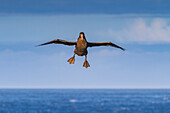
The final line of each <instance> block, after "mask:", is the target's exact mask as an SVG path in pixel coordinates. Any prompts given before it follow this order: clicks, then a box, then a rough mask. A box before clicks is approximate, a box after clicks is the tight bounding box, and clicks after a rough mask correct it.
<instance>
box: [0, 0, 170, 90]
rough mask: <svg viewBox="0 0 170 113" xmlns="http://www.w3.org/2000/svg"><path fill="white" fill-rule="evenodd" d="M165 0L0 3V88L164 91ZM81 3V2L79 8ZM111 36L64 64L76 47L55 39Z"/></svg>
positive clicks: (169, 37)
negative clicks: (53, 42) (106, 44)
mask: <svg viewBox="0 0 170 113" xmlns="http://www.w3.org/2000/svg"><path fill="white" fill-rule="evenodd" d="M168 2H169V1H167V0H164V1H162V0H149V1H148V0H147V1H146V0H144V1H142V2H141V1H140V2H136V0H125V1H118V0H115V1H111V0H108V1H103V0H98V1H97V0H92V1H86V2H83V1H78V0H74V1H72V2H70V1H69V0H64V1H63V0H62V1H61V0H49V1H46V0H42V1H39V0H35V1H32V0H29V1H28V0H22V1H21V0H16V1H15V2H14V3H13V2H12V1H10V0H2V1H0V88H170V82H169V80H170V75H169V73H170V70H169V68H170V66H169V64H170V61H169V58H170V52H169V48H170V44H169V43H170V19H169V12H170V9H169V6H168ZM81 7H84V8H82V9H81ZM81 31H83V32H85V34H86V38H87V40H88V41H112V42H114V43H116V44H118V45H120V46H122V47H124V48H126V49H127V51H125V52H123V51H121V50H119V49H116V48H111V47H100V48H89V49H88V51H89V54H88V61H89V63H90V65H91V67H90V68H88V69H85V68H83V67H82V65H83V62H84V57H78V56H76V62H75V64H74V65H70V64H68V63H67V60H68V59H69V58H70V57H71V56H72V55H73V51H74V47H67V46H63V45H48V46H42V47H34V46H35V45H38V44H41V43H44V42H46V41H50V40H53V39H56V38H60V39H65V40H70V41H74V40H77V37H78V34H79V32H81Z"/></svg>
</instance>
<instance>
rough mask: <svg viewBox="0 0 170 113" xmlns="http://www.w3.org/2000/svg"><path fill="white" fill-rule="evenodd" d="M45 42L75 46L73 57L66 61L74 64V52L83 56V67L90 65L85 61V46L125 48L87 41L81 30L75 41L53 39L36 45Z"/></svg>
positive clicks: (107, 43) (110, 43)
mask: <svg viewBox="0 0 170 113" xmlns="http://www.w3.org/2000/svg"><path fill="white" fill-rule="evenodd" d="M47 44H64V45H68V46H75V50H74V55H73V57H71V58H70V59H69V60H68V62H69V63H70V64H74V62H75V55H76V54H77V55H78V56H85V61H84V63H83V67H85V68H88V67H90V64H89V63H88V61H87V54H88V51H87V48H88V47H95V46H111V47H116V48H119V49H121V50H123V51H124V50H125V49H124V48H122V47H120V46H118V45H116V44H113V43H112V42H95V43H94V42H88V41H87V40H86V37H85V34H84V33H83V32H80V34H79V37H78V39H77V41H76V42H72V41H65V40H60V39H55V40H52V41H50V42H47V43H43V44H40V45H38V46H43V45H47Z"/></svg>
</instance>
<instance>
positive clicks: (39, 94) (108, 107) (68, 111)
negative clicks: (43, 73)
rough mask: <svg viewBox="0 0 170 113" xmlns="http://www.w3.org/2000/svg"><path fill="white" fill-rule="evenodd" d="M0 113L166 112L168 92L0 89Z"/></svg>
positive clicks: (169, 100) (168, 109) (169, 104)
mask: <svg viewBox="0 0 170 113" xmlns="http://www.w3.org/2000/svg"><path fill="white" fill-rule="evenodd" d="M0 113H170V90H168V89H0Z"/></svg>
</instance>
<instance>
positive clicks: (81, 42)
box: [74, 37, 87, 56]
mask: <svg viewBox="0 0 170 113" xmlns="http://www.w3.org/2000/svg"><path fill="white" fill-rule="evenodd" d="M74 53H75V54H77V55H78V56H84V55H87V41H86V39H84V38H80V37H79V38H78V40H77V44H76V46H75V50H74Z"/></svg>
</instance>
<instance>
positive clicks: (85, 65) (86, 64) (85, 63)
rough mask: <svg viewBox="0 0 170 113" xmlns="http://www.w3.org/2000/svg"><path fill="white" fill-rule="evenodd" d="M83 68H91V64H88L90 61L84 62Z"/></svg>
mask: <svg viewBox="0 0 170 113" xmlns="http://www.w3.org/2000/svg"><path fill="white" fill-rule="evenodd" d="M83 67H85V68H88V67H90V64H89V63H88V61H87V60H85V61H84V63H83Z"/></svg>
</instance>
